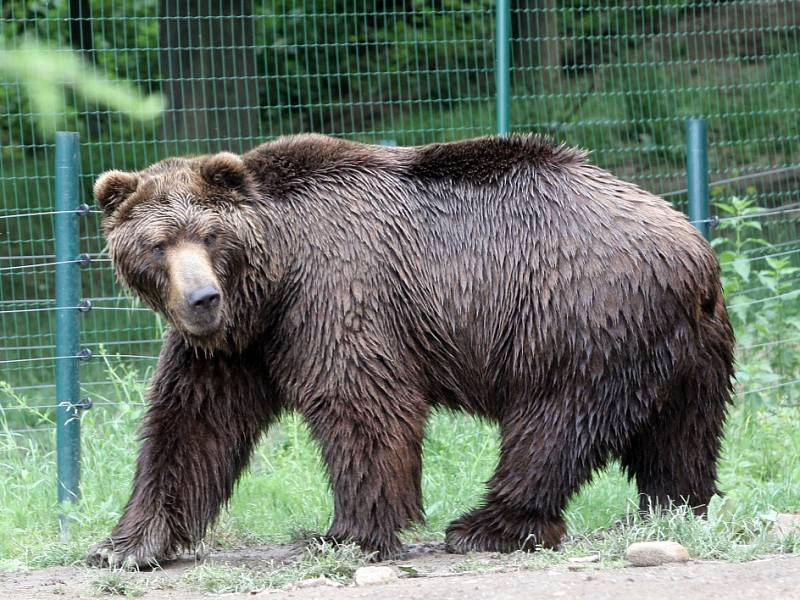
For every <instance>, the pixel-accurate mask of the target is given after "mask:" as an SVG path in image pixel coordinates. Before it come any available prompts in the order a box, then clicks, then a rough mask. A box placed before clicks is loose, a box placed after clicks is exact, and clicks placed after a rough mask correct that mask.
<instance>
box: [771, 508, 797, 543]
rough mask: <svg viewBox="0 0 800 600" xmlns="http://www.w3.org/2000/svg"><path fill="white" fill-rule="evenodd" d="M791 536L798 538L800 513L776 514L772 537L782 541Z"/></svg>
mask: <svg viewBox="0 0 800 600" xmlns="http://www.w3.org/2000/svg"><path fill="white" fill-rule="evenodd" d="M793 534H794V535H797V536H800V513H778V514H777V515H776V516H775V525H773V526H772V535H773V536H774V537H775V538H776V539H779V540H782V539H783V538H785V537H788V536H790V535H793Z"/></svg>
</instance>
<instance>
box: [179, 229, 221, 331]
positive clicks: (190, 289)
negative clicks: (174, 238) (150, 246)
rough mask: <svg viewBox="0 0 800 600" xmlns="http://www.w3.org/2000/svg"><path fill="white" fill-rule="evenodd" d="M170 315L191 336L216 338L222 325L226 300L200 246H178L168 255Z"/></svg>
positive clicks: (207, 257) (208, 258)
mask: <svg viewBox="0 0 800 600" xmlns="http://www.w3.org/2000/svg"><path fill="white" fill-rule="evenodd" d="M167 268H168V271H169V281H170V303H169V304H170V313H171V314H172V316H173V318H174V320H175V322H176V323H175V324H176V325H177V326H179V327H180V328H182V329H184V330H186V331H187V332H189V333H191V334H192V335H196V336H200V337H204V336H208V335H211V334H213V333H214V332H215V331H216V330H217V328H218V327H219V325H220V323H221V321H222V304H223V297H222V292H221V291H220V289H221V288H220V285H219V281H218V279H217V277H216V274H215V273H214V269H213V266H212V263H211V259H210V257H209V255H208V252H207V251H206V250H205V249H204V248H202V247H201V246H199V245H197V244H191V243H189V244H179V245H177V246H176V247H175V248H172V249H170V250H169V251H168V253H167Z"/></svg>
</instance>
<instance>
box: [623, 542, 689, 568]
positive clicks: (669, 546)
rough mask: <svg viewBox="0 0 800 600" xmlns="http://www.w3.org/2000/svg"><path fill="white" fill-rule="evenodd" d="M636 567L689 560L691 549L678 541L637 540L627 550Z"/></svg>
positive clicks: (626, 555)
mask: <svg viewBox="0 0 800 600" xmlns="http://www.w3.org/2000/svg"><path fill="white" fill-rule="evenodd" d="M625 558H627V559H628V560H629V561H630V562H631V564H632V565H633V566H635V567H656V566H658V565H665V564H667V563H673V562H686V561H687V560H689V551H688V550H686V548H684V547H683V546H681V545H680V544H678V543H677V542H637V543H635V544H631V545H630V546H628V550H627V551H626V552H625Z"/></svg>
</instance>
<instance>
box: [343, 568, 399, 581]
mask: <svg viewBox="0 0 800 600" xmlns="http://www.w3.org/2000/svg"><path fill="white" fill-rule="evenodd" d="M353 579H355V581H356V585H379V584H381V583H391V582H392V581H396V580H397V573H395V572H394V571H392V569H390V568H389V567H361V568H360V569H356V573H355V575H354V577H353Z"/></svg>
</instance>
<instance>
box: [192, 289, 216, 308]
mask: <svg viewBox="0 0 800 600" xmlns="http://www.w3.org/2000/svg"><path fill="white" fill-rule="evenodd" d="M186 302H187V303H188V304H189V306H191V307H192V308H193V309H200V310H203V309H205V310H209V309H212V308H214V307H216V306H217V304H219V290H218V289H217V288H215V287H214V286H213V285H207V286H205V287H201V288H200V289H197V290H194V291H193V292H190V293H189V294H188V295H187V296H186Z"/></svg>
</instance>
